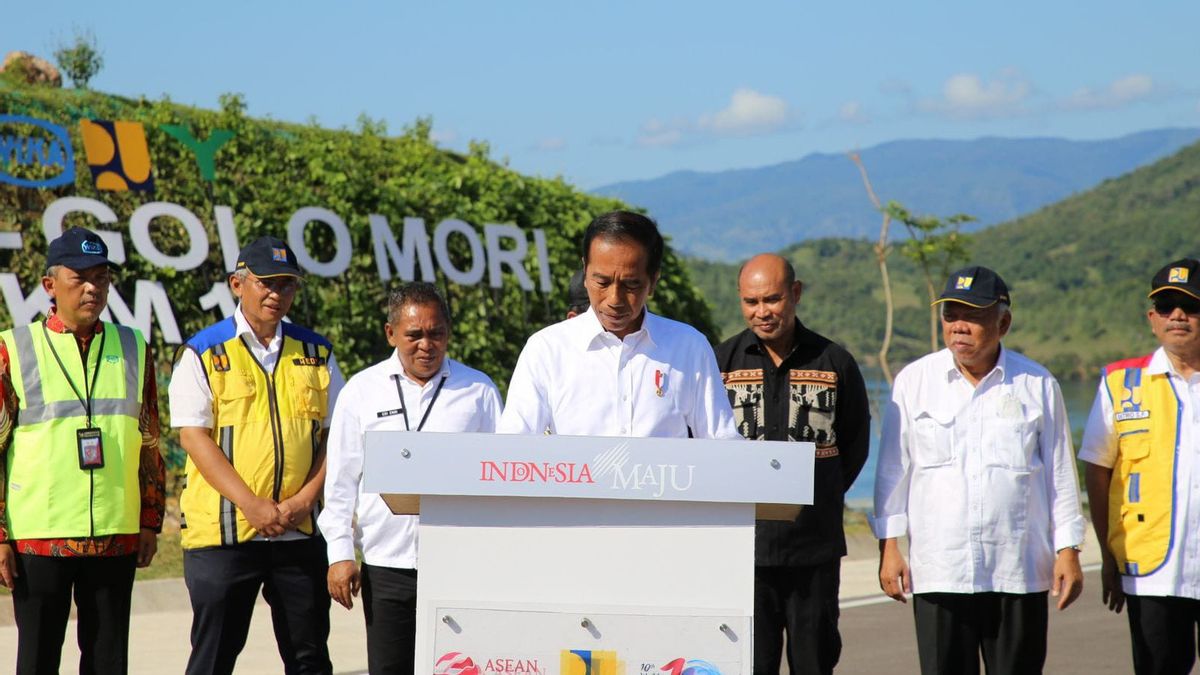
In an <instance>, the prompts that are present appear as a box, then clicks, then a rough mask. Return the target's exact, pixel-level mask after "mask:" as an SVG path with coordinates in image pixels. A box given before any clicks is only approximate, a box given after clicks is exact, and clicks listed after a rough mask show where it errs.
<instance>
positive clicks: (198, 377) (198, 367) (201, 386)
mask: <svg viewBox="0 0 1200 675" xmlns="http://www.w3.org/2000/svg"><path fill="white" fill-rule="evenodd" d="M233 323H234V326H235V328H236V329H237V334H238V337H240V338H242V341H243V342H245V343H246V345H247V346H249V347H250V353H251V354H252V355H253V356H254V358H255V359H256V360H257V361H258V362H259V364H261V365H262V367H263V370H265V371H267V372H268V373H269V372H271V371H273V370H274V369H275V362H276V361H278V360H279V352H280V351H281V350H282V349H283V323H282V322H281V323H280V324H279V325H278V326H275V337H273V338H271V342H270V343H269V344H267V345H266V346H264V345H263V343H261V342H259V340H258V338H256V337H254V329H253V328H251V327H250V323H249V322H247V321H246V317H245V315H243V314H242V306H241V304H239V305H238V306H237V310H236V311H235V312H234V313H233ZM328 365H329V409H328V410H329V412H327V413H326V415H325V421H324V423H323V426H325V427H328V426H329V417H330V414H332V411H333V405H334V403H335V402H336V401H337V397H338V393H339V392H341V390H342V387H343V386H345V384H346V380H345V378H343V377H342V371H341V369H340V368H338V365H337V361H336V360H335V359H334V356H333V354H332V353H330V355H329V363H328ZM167 400H168V408H169V409H170V411H171V426H172V427H175V428H179V427H203V428H205V429H211V428H212V426H213V410H212V407H213V405H212V404H213V396H212V389H210V388H209V386H208V375H207V374H205V372H204V364H203V363H201V362H200V357H199V356H198V355H197V354H196V352H194V351H192V350H190V349H184V350H183V354H182V355H180V357H179V362H178V363H176V364H175V369H174V370H173V371H172V372H171V382H170V384H168V385H167Z"/></svg>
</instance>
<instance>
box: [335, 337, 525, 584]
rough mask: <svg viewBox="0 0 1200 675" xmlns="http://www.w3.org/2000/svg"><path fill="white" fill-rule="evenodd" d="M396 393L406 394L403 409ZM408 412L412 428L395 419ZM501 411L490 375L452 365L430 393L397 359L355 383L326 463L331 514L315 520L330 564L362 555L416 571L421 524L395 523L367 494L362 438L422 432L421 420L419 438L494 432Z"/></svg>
mask: <svg viewBox="0 0 1200 675" xmlns="http://www.w3.org/2000/svg"><path fill="white" fill-rule="evenodd" d="M443 378H444V381H445V383H444V384H440V383H441V382H442V381H443ZM439 384H440V386H441V391H440V392H438V388H439ZM397 386H399V387H400V388H401V390H403V392H404V399H403V401H404V404H403V405H402V404H401V398H400V394H399V393H397V391H396V387H397ZM435 395H436V397H437V398H436V400H435V399H434V396H435ZM430 406H432V408H431V407H430ZM404 408H407V411H406V412H407V415H408V422H407V425H406V424H405V415H404V414H401V413H398V412H397V411H399V410H403V409H404ZM500 408H501V406H500V392H499V391H497V390H496V385H494V384H492V380H491V379H490V378H489V377H488V376H487V375H485V374H483V373H481V372H479V371H478V370H475V369H474V368H469V367H467V366H464V365H463V364H461V363H459V362H457V361H454V360H451V359H449V358H447V359H446V360H445V361H444V362H443V364H442V371H441V373H439V374H438V375H436V376H435V377H433V378H431V379H430V380H429V381H428V382H426V383H425V384H424V385H420V384H417V383H416V382H414V381H413V380H411V379H410V378H409V377H408V375H406V374H405V373H404V369H403V367H402V366H401V365H400V356H399V354H397V353H393V354H392V356H391V357H389V358H388V359H387V360H385V361H381V362H379V363H377V364H375V365H373V366H371V367H370V368H367V369H366V370H364V371H362V372H360V373H358V374H357V375H355V376H354V377H352V378H350V381H349V382H348V383H346V388H345V389H344V390H343V391H342V395H341V396H340V397H339V398H338V402H337V408H335V409H334V411H333V425H332V426H331V427H330V429H329V444H328V446H327V449H326V455H325V510H324V511H322V512H321V515H320V516H319V517H318V518H317V524H318V525H319V526H320V528H321V533H322V534H324V535H325V542H326V544H327V545H328V550H329V564H331V565H332V564H333V563H335V562H339V561H342V560H354V550H355V548H358V549H359V550H361V551H362V555H363V561H364V562H366V563H367V564H368V565H375V566H379V567H402V568H416V566H417V523H418V521H417V516H398V515H395V514H393V513H392V512H391V511H390V510H388V507H387V505H386V504H384V502H383V498H382V497H380V496H379V495H378V494H376V493H373V492H363V489H362V477H363V432H366V431H378V430H384V431H405V430H406V426H407V428H408V429H411V430H412V431H417V430H418V427H419V426H420V424H421V420H422V418H424V419H425V426H423V427H421V428H420V430H421V431H433V432H437V431H441V432H448V431H478V432H491V431H495V429H496V421H497V420H498V419H499V418H500ZM426 413H428V417H426Z"/></svg>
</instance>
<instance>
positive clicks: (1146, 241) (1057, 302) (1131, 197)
mask: <svg viewBox="0 0 1200 675" xmlns="http://www.w3.org/2000/svg"><path fill="white" fill-rule="evenodd" d="M881 197H883V198H884V199H887V198H889V195H887V194H882V195H881ZM908 206H910V207H914V208H916V209H919V208H920V207H921V205H920V204H909V205H908ZM971 252H972V255H971V262H972V263H975V264H981V265H987V266H988V267H992V268H993V269H995V270H996V271H998V272H999V273H1000V274H1001V276H1003V277H1004V278H1005V280H1006V281H1007V282H1008V283H1009V286H1010V287H1011V289H1012V295H1013V315H1014V322H1013V330H1012V332H1011V333H1010V336H1009V338H1008V339H1007V340H1006V344H1008V345H1009V346H1010V347H1012V348H1014V349H1017V350H1019V351H1022V352H1024V353H1026V354H1028V355H1029V356H1031V357H1033V358H1034V359H1037V360H1039V361H1041V362H1042V363H1044V364H1046V365H1048V366H1050V367H1051V368H1052V369H1053V370H1054V371H1055V372H1056V373H1058V374H1059V375H1064V376H1074V377H1087V378H1091V377H1093V376H1095V374H1096V369H1097V368H1099V367H1100V366H1101V365H1103V364H1105V363H1107V362H1108V361H1110V360H1114V359H1116V358H1120V357H1124V356H1132V355H1137V354H1140V353H1145V352H1147V351H1149V350H1151V349H1153V347H1154V345H1155V342H1154V338H1153V336H1152V335H1151V334H1150V330H1149V328H1148V326H1147V324H1146V320H1145V311H1146V309H1147V307H1148V306H1149V303H1148V302H1147V300H1146V293H1147V292H1148V290H1149V284H1150V277H1151V276H1152V275H1153V274H1154V272H1155V271H1156V270H1157V269H1158V268H1159V267H1161V266H1162V265H1164V264H1166V263H1167V262H1169V261H1171V260H1175V259H1177V258H1181V257H1185V256H1192V257H1195V256H1197V255H1200V144H1194V145H1191V146H1188V147H1186V148H1184V149H1183V150H1181V151H1180V152H1178V153H1176V154H1174V155H1172V156H1170V157H1168V158H1166V159H1162V160H1160V161H1158V162H1156V163H1154V164H1152V165H1150V166H1147V167H1144V168H1141V169H1138V170H1136V171H1134V172H1132V173H1129V174H1127V175H1124V176H1121V177H1119V178H1115V179H1111V180H1106V181H1104V182H1103V183H1101V184H1100V185H1099V186H1097V187H1095V188H1094V189H1092V190H1089V191H1087V192H1085V193H1082V194H1079V195H1076V196H1074V197H1071V198H1069V199H1066V200H1064V201H1062V202H1059V203H1057V204H1054V205H1051V206H1049V207H1046V208H1044V209H1041V210H1039V211H1037V212H1035V213H1033V214H1030V215H1029V216H1026V217H1023V218H1020V219H1017V220H1015V221H1012V222H1008V223H1004V224H1001V225H997V226H994V227H990V228H987V229H984V230H982V231H980V232H978V233H976V234H975V238H974V242H973V244H972V246H971ZM783 253H784V255H786V256H787V257H788V258H789V259H790V260H792V261H793V263H794V264H795V265H796V269H797V273H798V274H799V276H800V277H801V278H802V279H803V280H804V281H805V284H806V290H805V294H804V297H803V299H802V300H801V306H800V310H799V314H800V317H801V319H802V320H803V321H804V322H805V323H806V324H807V325H809V326H810V327H811V328H813V329H814V330H817V331H818V332H821V333H824V334H826V335H828V336H829V337H831V338H833V339H836V340H838V341H839V342H841V343H843V344H845V345H846V346H847V347H848V348H849V349H850V350H851V351H852V353H854V354H855V355H856V356H857V357H858V358H859V359H860V360H861V361H862V362H863V363H865V364H868V365H875V364H876V359H875V355H876V353H877V352H878V350H879V344H880V342H881V340H882V336H883V325H884V305H883V294H882V291H881V287H880V283H879V270H878V268H877V266H876V264H875V256H874V251H873V247H872V244H871V243H870V242H868V241H865V240H855V239H821V240H815V241H809V242H804V243H801V244H797V245H795V246H792V247H790V248H788V249H786V250H785V251H783ZM689 264H690V265H691V266H692V269H693V273H694V276H695V278H696V280H697V283H698V285H699V286H700V287H701V289H702V290H703V292H704V296H705V298H707V299H708V300H709V302H710V303H711V305H712V307H713V310H714V317H715V319H716V321H717V323H718V326H719V331H720V332H721V333H722V335H723V336H728V335H731V334H733V333H734V332H736V331H738V330H741V328H742V320H741V316H740V314H739V311H738V302H737V290H736V283H737V269H738V266H737V265H735V264H722V263H714V262H708V261H700V260H690V261H689ZM889 268H890V270H891V272H892V283H893V286H894V290H895V296H896V336H895V338H894V341H893V347H892V351H891V361H892V364H893V366H895V365H897V364H898V363H903V362H906V361H909V360H912V359H914V358H916V357H918V356H920V355H921V354H923V353H925V352H926V351H927V350H928V327H927V320H928V314H927V312H926V300H925V298H924V292H923V288H922V286H921V282H920V280H919V276H918V273H917V270H916V269H915V268H914V267H913V265H912V264H911V263H909V262H908V261H906V260H904V259H903V258H902V257H901V256H900V255H899V254H898V253H895V252H893V253H892V255H891V256H890V257H889Z"/></svg>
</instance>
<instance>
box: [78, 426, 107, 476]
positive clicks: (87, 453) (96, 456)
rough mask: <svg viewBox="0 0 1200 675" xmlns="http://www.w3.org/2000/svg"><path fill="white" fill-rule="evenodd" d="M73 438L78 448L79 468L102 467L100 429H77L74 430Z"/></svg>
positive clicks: (102, 449)
mask: <svg viewBox="0 0 1200 675" xmlns="http://www.w3.org/2000/svg"><path fill="white" fill-rule="evenodd" d="M75 438H76V441H77V443H76V445H77V446H78V449H79V468H80V469H84V470H87V469H102V468H104V446H103V445H102V444H101V443H100V430H99V429H79V430H78V431H76V432H75Z"/></svg>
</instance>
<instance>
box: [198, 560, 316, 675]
mask: <svg viewBox="0 0 1200 675" xmlns="http://www.w3.org/2000/svg"><path fill="white" fill-rule="evenodd" d="M326 560H327V558H326V555H325V540H324V539H322V538H321V537H311V538H309V539H305V540H303V541H251V542H246V543H244V544H238V545H236V546H221V547H213V548H202V549H193V550H189V551H184V552H183V579H184V582H185V583H186V584H187V589H188V595H189V596H191V600H192V654H191V656H190V657H189V658H188V665H187V673H189V675H200V674H201V673H203V674H204V675H211V674H213V673H232V672H233V666H234V663H235V662H236V661H237V657H238V654H240V653H241V651H242V647H244V646H245V644H246V635H247V633H248V632H249V630H250V617H251V615H252V613H253V612H254V601H255V600H256V599H257V597H258V591H259V589H260V588H261V589H262V594H263V597H264V598H265V599H266V601H267V604H269V605H270V606H271V623H272V626H273V627H274V629H275V642H276V644H277V645H278V647H279V655H280V657H282V658H283V671H284V672H285V673H288V674H289V675H290V674H291V673H324V674H328V673H332V672H333V665H332V664H331V663H330V662H329V649H328V645H327V644H326V642H327V641H328V639H329V591H328V589H327V587H326V585H325V572H326V570H327V569H328V565H327V564H326Z"/></svg>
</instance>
